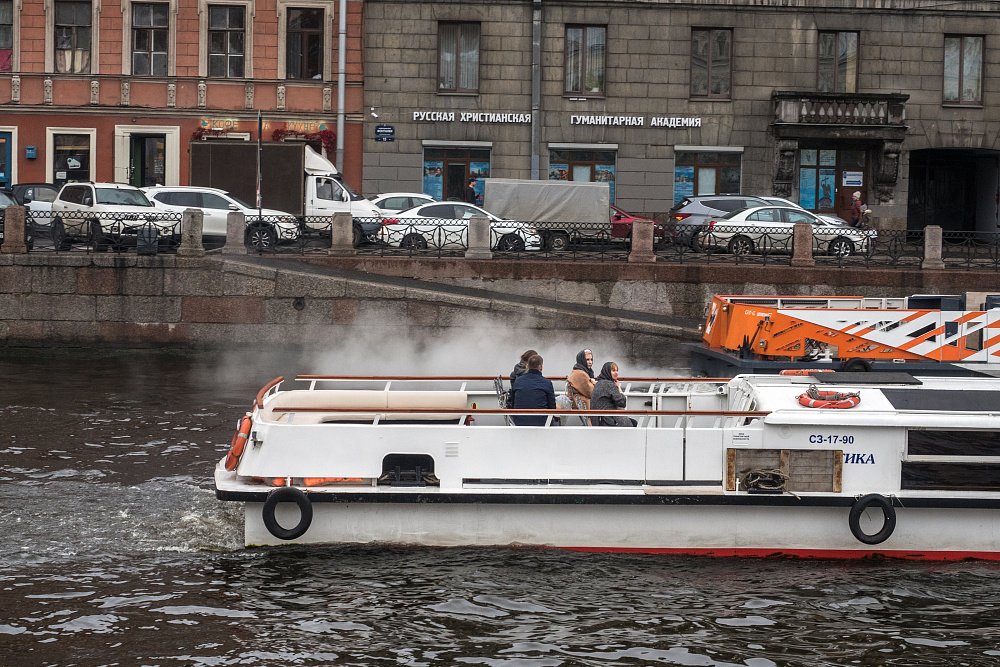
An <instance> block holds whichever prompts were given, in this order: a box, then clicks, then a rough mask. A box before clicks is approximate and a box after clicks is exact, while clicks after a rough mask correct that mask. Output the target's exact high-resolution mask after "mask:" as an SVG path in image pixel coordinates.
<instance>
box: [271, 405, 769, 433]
mask: <svg viewBox="0 0 1000 667" xmlns="http://www.w3.org/2000/svg"><path fill="white" fill-rule="evenodd" d="M272 411H273V412H274V413H280V414H296V413H303V414H309V413H322V414H327V415H330V416H331V417H337V418H338V419H339V420H341V421H351V422H352V423H356V422H357V421H360V420H349V419H347V420H344V419H343V417H344V416H348V417H349V416H351V415H357V416H359V417H362V416H363V417H365V421H367V419H369V418H370V419H372V424H373V425H378V424H379V423H380V422H383V421H386V422H387V423H391V422H388V420H386V416H387V415H404V416H405V415H411V416H418V415H432V416H447V417H448V418H450V419H449V420H454V424H455V425H462V426H468V425H471V423H472V421H473V420H474V419H475V417H477V416H483V415H502V416H518V415H523V416H544V417H546V421H545V426H551V425H553V424H552V422H553V419H554V418H555V417H562V416H567V417H614V416H630V417H636V418H637V419H636V421H637V422H638V426H639V427H649V426H655V427H659V428H667V426H665V424H664V422H667V421H669V420H662V421H660V422H657V423H656V424H653V421H652V420H653V419H654V418H663V417H675V418H676V419H675V420H673V421H674V427H680V426H682V425H683V423H684V421H685V420H686V419H692V418H702V417H709V418H714V422H715V426H716V427H720V426H722V425H723V424H722V422H723V420H727V419H728V420H732V422H733V425H738V424H740V423H744V422H745V420H747V419H756V418H762V417H766V416H767V415H769V414H771V413H770V412H769V411H762V410H645V409H641V410H631V409H628V408H624V409H621V410H611V411H608V410H548V409H542V410H533V409H513V408H511V409H503V408H436V407H435V408H372V407H361V408H345V407H335V406H329V407H324V406H287V407H276V408H273V409H272ZM470 417H471V418H472V419H469V418H470ZM329 423H337V422H336V421H334V422H329Z"/></svg>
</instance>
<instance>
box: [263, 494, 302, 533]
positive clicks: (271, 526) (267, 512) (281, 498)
mask: <svg viewBox="0 0 1000 667" xmlns="http://www.w3.org/2000/svg"><path fill="white" fill-rule="evenodd" d="M285 502H291V503H295V504H296V505H298V507H299V513H300V514H301V517H300V518H299V522H298V523H297V524H296V525H295V526H293V527H292V528H284V527H283V526H282V525H281V524H279V523H278V520H277V519H276V518H275V517H274V510H275V509H276V508H277V507H278V503H285ZM261 515H262V518H263V519H264V526H265V527H266V528H267V531H268V532H269V533H271V534H272V535H274V536H275V537H277V538H278V539H279V540H294V539H298V538H300V537H302V535H304V534H305V532H306V531H307V530H309V526H310V525H311V524H312V518H313V508H312V501H310V500H309V496H307V495H306V494H305V493H303V492H302V491H300V490H298V489H296V488H295V487H294V486H283V487H281V488H278V489H275V490H274V491H271V493H269V494H267V500H265V501H264V509H263V511H262V513H261Z"/></svg>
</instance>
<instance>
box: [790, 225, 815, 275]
mask: <svg viewBox="0 0 1000 667" xmlns="http://www.w3.org/2000/svg"><path fill="white" fill-rule="evenodd" d="M791 264H792V266H816V260H815V259H813V230H812V225H810V224H809V223H808V222H796V223H795V227H794V231H793V232H792V262H791Z"/></svg>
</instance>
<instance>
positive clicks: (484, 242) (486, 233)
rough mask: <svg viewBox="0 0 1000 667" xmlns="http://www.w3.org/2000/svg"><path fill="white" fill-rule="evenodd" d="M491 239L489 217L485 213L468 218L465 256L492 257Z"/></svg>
mask: <svg viewBox="0 0 1000 667" xmlns="http://www.w3.org/2000/svg"><path fill="white" fill-rule="evenodd" d="M491 240H492V239H490V219H489V218H487V217H486V216H485V215H474V216H472V217H471V218H469V249H468V250H466V251H465V258H466V259H493V251H492V250H491V247H492V244H491V243H490V241H491Z"/></svg>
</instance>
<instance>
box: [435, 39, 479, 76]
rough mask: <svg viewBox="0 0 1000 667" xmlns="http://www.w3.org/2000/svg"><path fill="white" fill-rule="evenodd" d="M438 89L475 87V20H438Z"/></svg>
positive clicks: (477, 46)
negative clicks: (445, 21)
mask: <svg viewBox="0 0 1000 667" xmlns="http://www.w3.org/2000/svg"><path fill="white" fill-rule="evenodd" d="M438 90H439V91H442V92H447V93H475V92H478V91H479V24H478V23H439V24H438Z"/></svg>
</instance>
